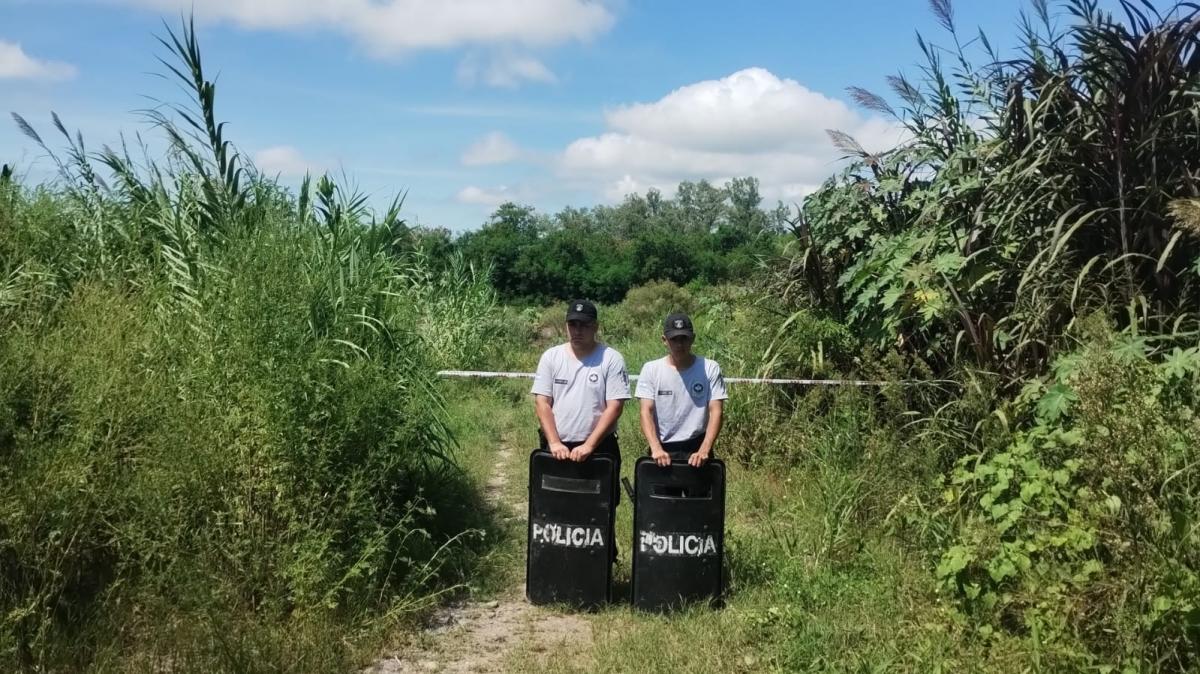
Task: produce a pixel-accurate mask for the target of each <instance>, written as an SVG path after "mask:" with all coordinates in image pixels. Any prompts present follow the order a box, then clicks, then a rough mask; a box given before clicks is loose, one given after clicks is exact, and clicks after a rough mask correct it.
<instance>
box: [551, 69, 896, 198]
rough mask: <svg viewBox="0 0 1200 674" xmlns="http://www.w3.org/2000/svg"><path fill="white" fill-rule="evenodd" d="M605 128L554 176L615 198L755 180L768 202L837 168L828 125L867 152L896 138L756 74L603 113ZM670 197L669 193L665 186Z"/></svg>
mask: <svg viewBox="0 0 1200 674" xmlns="http://www.w3.org/2000/svg"><path fill="white" fill-rule="evenodd" d="M606 121H607V125H608V127H609V130H608V131H607V132H605V133H602V134H600V135H598V136H590V137H585V138H580V139H577V140H575V141H574V142H572V143H571V144H569V145H568V146H567V147H566V149H564V150H563V152H562V154H561V155H560V156H559V165H558V166H559V171H560V172H561V173H562V174H563V175H564V176H565V177H567V178H568V179H570V180H573V181H575V182H576V183H578V184H579V185H581V186H591V188H592V189H593V190H594V191H596V192H597V194H600V195H603V196H604V197H605V198H606V199H609V200H615V199H619V198H621V197H623V196H624V194H626V193H629V192H632V191H643V190H642V189H637V190H635V189H630V188H632V187H635V186H637V187H643V188H644V187H645V186H654V187H658V188H659V189H662V187H661V186H663V185H670V186H674V185H677V184H678V183H679V182H680V181H683V180H700V179H707V180H710V181H712V182H714V183H718V184H719V183H723V182H725V181H727V180H729V179H730V178H733V177H737V176H754V177H756V178H758V179H759V181H760V184H761V192H762V195H763V197H764V199H766V200H768V201H773V200H775V199H782V200H784V201H789V200H795V199H798V198H800V197H802V196H804V195H805V194H808V193H810V192H812V191H813V190H814V189H816V187H817V186H819V185H820V184H821V183H822V182H823V181H824V179H825V178H826V177H827V176H829V175H830V174H831V173H833V172H834V171H835V170H837V167H838V159H839V157H840V152H839V151H838V150H837V149H836V148H834V147H833V144H832V143H831V142H830V140H829V138H828V136H827V135H826V133H825V130H826V129H838V130H841V131H845V132H847V133H849V134H850V135H852V136H854V137H855V138H856V139H857V140H858V141H859V143H861V144H862V145H863V146H864V147H865V148H866V149H867V150H868V151H880V150H885V149H890V148H892V147H894V146H895V145H896V144H898V143H899V142H900V141H901V140H902V135H901V129H900V127H899V126H898V125H897V124H894V123H892V122H891V121H888V120H885V119H882V118H880V117H863V116H862V115H860V114H859V113H857V112H856V111H854V110H852V109H851V108H850V107H849V106H848V105H846V104H845V103H843V102H841V101H839V100H836V99H832V98H829V97H827V96H825V95H823V94H820V93H818V92H814V91H812V90H810V89H808V88H806V87H804V86H803V85H801V84H800V83H799V82H796V81H795V80H790V79H781V78H779V77H776V76H775V75H773V74H772V73H770V72H769V71H767V70H764V69H762V68H749V69H746V70H742V71H739V72H736V73H733V74H732V75H730V76H728V77H725V78H723V79H720V80H709V81H704V82H698V83H696V84H691V85H688V86H685V87H681V88H679V89H676V90H675V91H673V92H671V93H669V94H667V95H666V96H664V97H663V98H661V99H659V100H658V101H655V102H652V103H638V104H632V105H626V106H622V107H619V108H616V109H615V110H611V111H609V112H608V113H607V114H606ZM663 191H670V190H663Z"/></svg>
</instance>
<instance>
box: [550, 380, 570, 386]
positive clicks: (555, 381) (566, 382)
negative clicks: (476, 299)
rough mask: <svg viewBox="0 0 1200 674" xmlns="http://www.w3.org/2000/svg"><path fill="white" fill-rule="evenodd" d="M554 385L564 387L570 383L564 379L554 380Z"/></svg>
mask: <svg viewBox="0 0 1200 674" xmlns="http://www.w3.org/2000/svg"><path fill="white" fill-rule="evenodd" d="M554 383H555V384H562V385H563V386H566V385H567V384H569V383H570V382H568V381H567V380H566V379H555V380H554Z"/></svg>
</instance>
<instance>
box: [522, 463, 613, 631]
mask: <svg viewBox="0 0 1200 674" xmlns="http://www.w3.org/2000/svg"><path fill="white" fill-rule="evenodd" d="M615 480H616V475H614V464H613V460H612V459H611V458H609V457H607V456H595V455H593V456H591V457H589V458H588V459H587V460H586V461H583V462H581V463H576V462H574V461H559V460H557V459H555V458H554V457H553V456H551V455H550V453H549V452H546V451H542V450H537V451H535V452H533V454H531V455H530V457H529V529H528V548H527V554H526V563H525V594H526V596H527V597H528V598H529V602H530V603H532V604H568V605H571V606H576V607H579V608H595V607H598V606H600V605H601V604H604V603H607V602H608V601H609V599H610V598H611V587H612V557H611V556H612V544H613V540H612V534H613V530H612V523H613V508H614V507H615V505H616V503H615V500H614V496H615V486H616V482H615Z"/></svg>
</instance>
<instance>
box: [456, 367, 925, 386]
mask: <svg viewBox="0 0 1200 674" xmlns="http://www.w3.org/2000/svg"><path fill="white" fill-rule="evenodd" d="M437 374H438V376H439V377H475V378H482V379H533V373H532V372H476V371H473V370H441V371H439V372H438V373H437ZM629 378H630V379H631V380H637V375H636V374H632V375H629ZM725 382H726V383H727V384H785V385H786V384H793V385H798V386H887V385H888V384H902V385H909V384H933V383H938V382H921V381H866V380H861V379H762V378H756V377H726V378H725Z"/></svg>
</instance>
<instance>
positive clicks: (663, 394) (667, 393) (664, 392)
mask: <svg viewBox="0 0 1200 674" xmlns="http://www.w3.org/2000/svg"><path fill="white" fill-rule="evenodd" d="M658 395H660V396H673V395H675V392H674V391H659V392H658Z"/></svg>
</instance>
